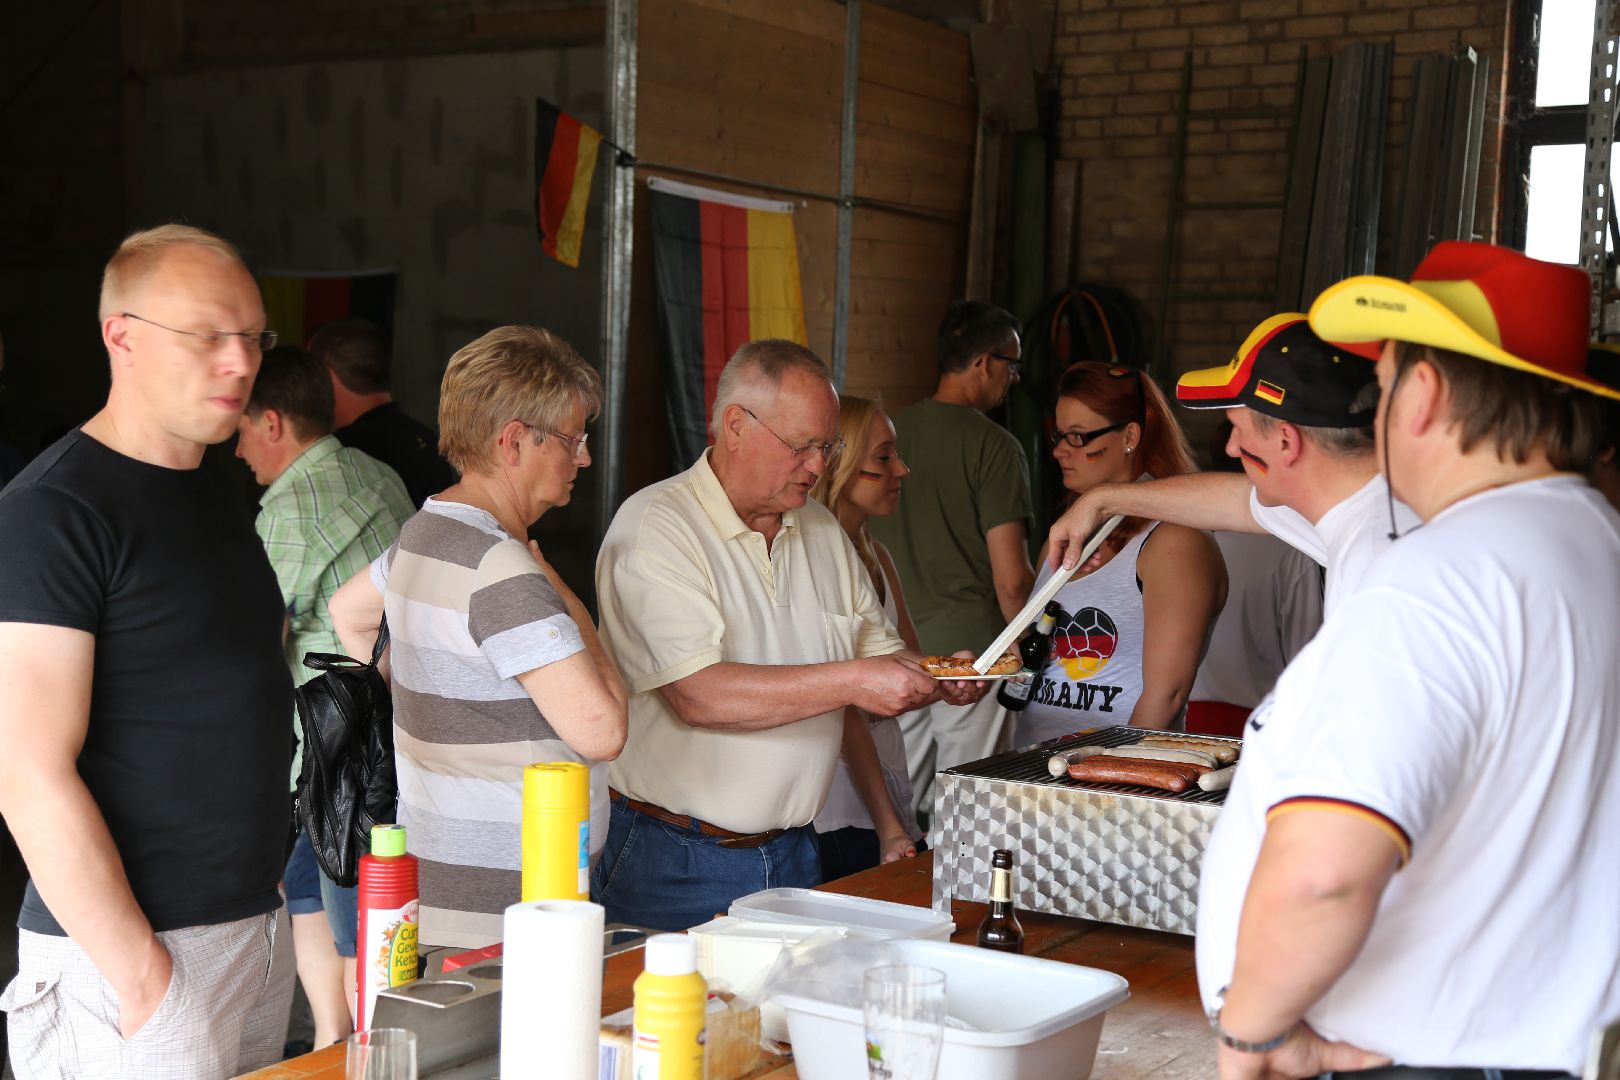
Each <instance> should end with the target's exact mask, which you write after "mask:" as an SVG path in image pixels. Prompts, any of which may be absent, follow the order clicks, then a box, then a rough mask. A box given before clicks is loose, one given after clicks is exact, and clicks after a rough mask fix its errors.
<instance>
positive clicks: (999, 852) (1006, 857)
mask: <svg viewBox="0 0 1620 1080" xmlns="http://www.w3.org/2000/svg"><path fill="white" fill-rule="evenodd" d="M990 865H991V866H996V867H1011V866H1012V852H1010V851H1008V850H1007V849H1006V848H996V850H995V854H993V855H991V856H990Z"/></svg>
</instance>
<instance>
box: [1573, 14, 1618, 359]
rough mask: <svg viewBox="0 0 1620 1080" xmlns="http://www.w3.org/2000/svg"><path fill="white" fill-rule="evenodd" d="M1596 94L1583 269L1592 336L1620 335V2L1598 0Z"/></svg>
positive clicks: (1591, 109) (1585, 188)
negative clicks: (1618, 222)
mask: <svg viewBox="0 0 1620 1080" xmlns="http://www.w3.org/2000/svg"><path fill="white" fill-rule="evenodd" d="M1591 70H1592V90H1591V95H1590V96H1589V97H1588V98H1587V103H1586V171H1585V173H1584V174H1583V180H1582V188H1581V248H1580V252H1581V254H1580V259H1581V262H1580V264H1581V267H1582V268H1583V269H1585V270H1586V271H1587V272H1588V273H1589V274H1591V276H1592V326H1591V330H1592V336H1593V337H1597V336H1599V335H1605V334H1617V333H1620V301H1610V302H1609V303H1607V304H1605V303H1604V295H1605V293H1607V292H1608V291H1609V289H1610V288H1611V287H1612V286H1613V285H1614V284H1615V282H1614V281H1613V280H1611V274H1610V272H1609V270H1608V268H1607V265H1608V260H1607V252H1608V243H1607V241H1608V235H1609V231H1610V221H1609V216H1610V213H1611V209H1612V207H1613V206H1614V199H1613V195H1612V192H1611V191H1610V187H1611V185H1612V182H1613V181H1612V177H1611V173H1612V168H1611V163H1610V162H1611V159H1610V154H1611V146H1612V144H1613V142H1614V120H1615V107H1616V91H1617V89H1620V0H1598V3H1597V4H1596V5H1594V12H1593V29H1592V69H1591Z"/></svg>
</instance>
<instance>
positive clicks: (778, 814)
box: [591, 341, 988, 930]
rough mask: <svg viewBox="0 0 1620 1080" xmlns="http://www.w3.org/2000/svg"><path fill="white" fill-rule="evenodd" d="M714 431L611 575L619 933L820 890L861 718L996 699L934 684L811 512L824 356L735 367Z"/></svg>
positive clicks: (651, 505)
mask: <svg viewBox="0 0 1620 1080" xmlns="http://www.w3.org/2000/svg"><path fill="white" fill-rule="evenodd" d="M711 430H712V431H713V434H714V438H715V443H714V446H713V447H712V448H711V449H710V450H708V451H707V452H706V453H705V454H704V455H703V457H701V458H699V459H698V461H697V463H696V464H695V465H693V466H692V468H690V469H688V470H687V471H686V472H684V473H681V474H679V475H677V476H674V477H671V478H670V479H668V480H665V481H663V482H662V483H658V484H654V485H652V486H651V487H649V488H645V489H643V490H642V491H640V492H637V493H636V494H635V495H633V496H631V497H630V498H629V499H627V500H626V501H625V503H624V505H623V506H621V507H620V508H619V512H618V513H617V514H616V515H615V516H614V519H613V524H612V526H611V527H610V528H609V529H608V533H607V536H606V537H605V538H604V540H603V542H602V550H601V553H600V554H599V556H598V558H597V564H596V591H597V596H598V599H599V602H600V605H601V611H602V641H603V643H604V644H605V645H606V646H607V649H608V651H609V652H610V653H611V654H612V656H613V658H614V660H615V662H617V664H618V666H619V670H620V671H621V672H623V674H624V677H625V681H626V682H627V683H628V684H629V687H630V693H631V698H630V731H629V738H628V741H627V742H626V744H625V748H624V752H623V753H622V754H620V755H619V758H618V760H617V761H615V762H613V763H612V765H611V766H609V770H608V776H609V780H610V783H611V784H612V789H613V790H612V792H611V818H610V822H609V826H608V839H607V846H606V847H605V848H604V849H603V851H602V857H601V859H600V860H599V861H598V863H597V865H596V870H595V872H594V875H593V877H592V886H591V895H592V897H593V898H594V899H595V900H596V901H597V902H598V903H600V904H602V905H603V906H605V907H606V908H607V912H608V921H610V922H629V923H635V924H637V925H641V926H651V927H657V928H659V929H665V930H684V929H686V928H687V927H690V926H695V925H697V924H699V923H703V922H707V921H708V920H709V919H711V918H713V917H714V914H715V913H716V912H724V911H725V910H726V909H727V908H728V907H729V906H730V904H731V902H732V901H733V900H735V899H736V898H737V897H739V896H745V895H747V894H749V893H752V892H756V891H758V890H760V889H767V888H774V887H777V886H801V887H802V886H813V885H817V884H820V882H821V866H820V859H819V856H818V854H817V848H816V840H815V833H814V831H813V830H812V828H811V825H810V822H811V821H812V819H814V818H815V816H816V813H817V812H818V811H819V810H820V809H821V804H822V802H823V801H825V799H826V797H827V790H828V788H829V786H830V785H831V782H832V776H833V770H834V767H835V766H836V764H837V762H838V750H839V743H840V739H841V736H842V732H843V715H844V708H845V707H846V706H848V705H855V706H858V707H860V708H862V709H864V710H866V711H867V712H868V713H871V714H872V715H874V716H895V715H898V714H899V713H903V712H908V711H910V710H912V709H916V708H919V707H921V706H923V705H927V704H929V703H931V702H934V701H937V700H946V701H951V702H955V703H957V704H971V703H972V702H974V701H977V700H979V698H981V697H983V695H984V689H985V687H986V686H987V685H988V684H986V683H983V682H979V681H976V680H970V681H967V682H951V683H936V682H935V681H934V680H933V679H931V678H929V677H928V676H927V675H926V674H924V672H923V670H922V668H920V667H918V666H917V664H916V662H915V661H916V656H915V654H912V653H909V652H903V651H902V650H904V649H905V645H904V643H903V642H902V641H901V640H900V637H899V635H898V634H897V633H896V632H895V630H894V628H893V627H892V626H890V625H889V623H888V621H887V619H885V617H884V615H883V609H882V605H881V604H880V603H879V602H878V598H877V594H876V593H874V592H873V590H872V587H871V584H870V579H869V577H868V575H867V573H866V570H865V568H864V567H863V566H862V565H861V563H860V560H859V558H858V557H857V556H856V554H855V549H854V547H853V546H851V544H850V542H849V539H848V537H847V536H846V535H845V533H844V530H843V528H842V527H841V526H840V525H839V524H838V520H837V518H835V517H834V516H833V514H832V512H831V511H829V510H827V509H826V508H825V507H823V506H822V505H821V504H820V503H817V502H813V501H808V502H807V500H808V497H809V493H810V488H811V487H812V486H813V485H814V484H815V481H816V478H817V477H818V476H820V475H821V473H822V472H823V471H824V470H825V469H826V468H827V465H828V462H829V461H831V460H832V459H833V458H834V457H835V456H836V455H837V453H838V451H839V449H840V448H841V447H840V446H839V440H838V395H837V392H836V391H834V390H833V387H832V382H831V379H830V376H829V374H828V372H827V368H826V366H825V365H824V364H822V362H821V361H820V360H819V359H817V358H816V356H815V354H813V353H811V352H810V351H809V350H808V349H805V348H804V347H802V346H800V345H795V344H793V343H792V342H788V341H756V342H752V343H750V344H747V345H744V346H743V347H742V348H741V349H739V350H737V354H736V355H735V356H733V357H732V359H731V361H730V363H728V364H727V365H726V368H725V370H724V371H723V372H722V373H721V376H720V382H719V385H718V386H717V388H716V390H715V403H714V414H713V420H712V425H711ZM941 688H943V689H941Z"/></svg>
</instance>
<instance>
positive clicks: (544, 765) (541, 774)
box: [521, 761, 591, 903]
mask: <svg viewBox="0 0 1620 1080" xmlns="http://www.w3.org/2000/svg"><path fill="white" fill-rule="evenodd" d="M590 854H591V780H590V770H588V769H587V768H586V767H585V766H583V765H581V764H580V763H579V762H577V761H543V762H539V763H537V764H534V765H530V766H529V767H528V768H526V769H524V770H523V829H522V859H523V863H522V866H523V878H522V880H523V885H522V893H521V895H522V899H523V902H524V903H529V902H530V901H532V900H589V899H590V898H591V895H590V893H591V882H590V874H591V864H590Z"/></svg>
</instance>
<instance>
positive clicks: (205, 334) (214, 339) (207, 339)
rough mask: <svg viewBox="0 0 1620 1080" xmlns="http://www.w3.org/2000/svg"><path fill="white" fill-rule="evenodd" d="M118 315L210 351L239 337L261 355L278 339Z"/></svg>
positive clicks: (128, 313) (251, 332) (253, 332)
mask: <svg viewBox="0 0 1620 1080" xmlns="http://www.w3.org/2000/svg"><path fill="white" fill-rule="evenodd" d="M118 314H119V315H121V316H123V317H124V318H126V319H134V320H135V321H136V322H143V323H145V324H146V325H147V326H155V327H157V328H158V329H159V330H167V331H168V332H169V333H171V334H184V335H186V337H194V338H196V339H197V340H198V341H201V342H202V343H203V345H205V346H206V347H207V348H210V349H217V348H219V347H220V346H221V345H223V344H225V339H226V338H233V337H239V338H241V339H242V341H243V343H244V344H246V345H247V347H248V348H249V349H255V350H257V351H259V352H261V353H262V352H268V351H269V350H271V349H273V348H275V347H276V339H277V337H278V335H277V334H276V332H275V331H274V330H176V329H175V328H174V327H172V326H164V325H163V324H162V323H160V322H153V321H152V320H151V319H146V318H142V317H141V316H139V315H137V314H135V313H134V312H133V311H120V312H119V313H118Z"/></svg>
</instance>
